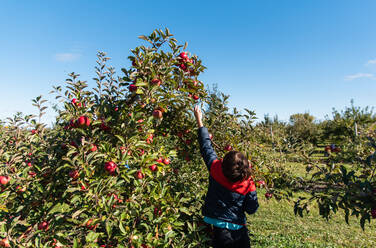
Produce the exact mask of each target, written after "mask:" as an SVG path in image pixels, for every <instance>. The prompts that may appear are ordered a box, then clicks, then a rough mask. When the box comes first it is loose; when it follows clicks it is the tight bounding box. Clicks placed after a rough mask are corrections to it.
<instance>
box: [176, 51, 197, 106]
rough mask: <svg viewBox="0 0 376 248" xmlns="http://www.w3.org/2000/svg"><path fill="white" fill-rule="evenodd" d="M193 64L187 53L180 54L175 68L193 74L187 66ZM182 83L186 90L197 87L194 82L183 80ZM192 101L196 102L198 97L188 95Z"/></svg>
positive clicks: (192, 70)
mask: <svg viewBox="0 0 376 248" xmlns="http://www.w3.org/2000/svg"><path fill="white" fill-rule="evenodd" d="M190 64H193V59H192V58H189V56H188V53H187V52H181V53H180V54H179V56H178V63H177V66H178V67H179V68H180V69H182V70H183V71H184V72H189V73H190V74H193V73H194V69H193V68H191V69H189V65H190ZM184 83H185V84H186V85H187V87H188V88H190V89H193V88H195V87H197V86H198V82H197V81H196V80H185V81H184ZM188 96H189V97H191V98H192V99H193V100H195V101H197V100H198V99H199V98H200V97H199V96H198V95H196V94H191V93H189V94H188Z"/></svg>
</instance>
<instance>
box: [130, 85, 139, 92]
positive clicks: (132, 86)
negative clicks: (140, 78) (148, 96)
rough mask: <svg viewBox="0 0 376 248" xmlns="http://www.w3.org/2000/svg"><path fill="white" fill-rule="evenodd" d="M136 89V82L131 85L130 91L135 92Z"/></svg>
mask: <svg viewBox="0 0 376 248" xmlns="http://www.w3.org/2000/svg"><path fill="white" fill-rule="evenodd" d="M136 90H137V86H136V85H134V84H131V85H129V91H130V92H134V91H136Z"/></svg>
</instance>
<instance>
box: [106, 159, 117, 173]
mask: <svg viewBox="0 0 376 248" xmlns="http://www.w3.org/2000/svg"><path fill="white" fill-rule="evenodd" d="M116 168H117V164H116V163H115V162H113V161H108V162H106V163H105V164H104V169H105V170H106V171H107V172H108V173H110V174H111V175H113V174H114V173H115V171H116Z"/></svg>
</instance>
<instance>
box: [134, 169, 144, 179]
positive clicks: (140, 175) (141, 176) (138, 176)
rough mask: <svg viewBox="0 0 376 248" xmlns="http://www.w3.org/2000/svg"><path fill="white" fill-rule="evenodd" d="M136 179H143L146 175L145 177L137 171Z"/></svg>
mask: <svg viewBox="0 0 376 248" xmlns="http://www.w3.org/2000/svg"><path fill="white" fill-rule="evenodd" d="M136 177H137V178H138V179H142V178H144V177H145V175H144V174H143V173H142V172H141V171H137V173H136Z"/></svg>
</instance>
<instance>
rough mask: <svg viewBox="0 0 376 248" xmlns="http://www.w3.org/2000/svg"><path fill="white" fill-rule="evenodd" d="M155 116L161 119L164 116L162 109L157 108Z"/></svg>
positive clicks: (154, 112)
mask: <svg viewBox="0 0 376 248" xmlns="http://www.w3.org/2000/svg"><path fill="white" fill-rule="evenodd" d="M153 117H154V118H155V119H161V118H162V111H160V110H159V109H155V110H154V111H153Z"/></svg>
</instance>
